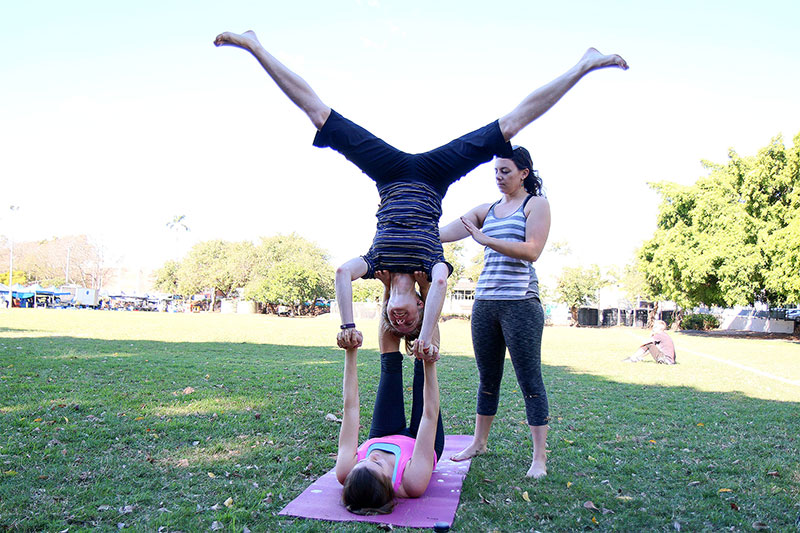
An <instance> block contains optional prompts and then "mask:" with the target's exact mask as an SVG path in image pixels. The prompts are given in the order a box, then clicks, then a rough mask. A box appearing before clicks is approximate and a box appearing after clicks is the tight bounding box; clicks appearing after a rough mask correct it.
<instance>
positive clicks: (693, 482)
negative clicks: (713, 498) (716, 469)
mask: <svg viewBox="0 0 800 533" xmlns="http://www.w3.org/2000/svg"><path fill="white" fill-rule="evenodd" d="M699 484H700V482H699V481H690V482H689V483H687V484H686V486H687V487H696V486H697V485H699Z"/></svg>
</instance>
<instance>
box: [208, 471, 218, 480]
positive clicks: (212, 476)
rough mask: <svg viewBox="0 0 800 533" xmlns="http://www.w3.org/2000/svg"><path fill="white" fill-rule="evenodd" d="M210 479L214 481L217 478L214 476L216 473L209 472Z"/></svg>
mask: <svg viewBox="0 0 800 533" xmlns="http://www.w3.org/2000/svg"><path fill="white" fill-rule="evenodd" d="M208 477H210V478H211V479H214V478H215V477H217V476H215V475H214V472H209V473H208Z"/></svg>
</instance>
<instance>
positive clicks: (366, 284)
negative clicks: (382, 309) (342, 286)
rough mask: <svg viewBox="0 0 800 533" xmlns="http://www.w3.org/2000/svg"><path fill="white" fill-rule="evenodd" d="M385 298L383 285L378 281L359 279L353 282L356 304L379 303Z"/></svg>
mask: <svg viewBox="0 0 800 533" xmlns="http://www.w3.org/2000/svg"><path fill="white" fill-rule="evenodd" d="M382 297H383V283H381V282H380V281H378V280H377V279H357V280H355V281H354V282H353V301H354V302H379V301H380V300H381V298H382Z"/></svg>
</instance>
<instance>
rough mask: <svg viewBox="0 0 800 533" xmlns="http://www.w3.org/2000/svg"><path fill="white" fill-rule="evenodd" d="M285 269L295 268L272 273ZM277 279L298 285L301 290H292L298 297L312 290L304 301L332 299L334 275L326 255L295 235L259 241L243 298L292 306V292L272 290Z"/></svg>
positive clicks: (278, 236) (313, 244)
mask: <svg viewBox="0 0 800 533" xmlns="http://www.w3.org/2000/svg"><path fill="white" fill-rule="evenodd" d="M286 266H294V267H298V268H294V269H293V270H286V269H283V270H278V271H276V272H273V270H275V269H276V268H278V267H286ZM299 267H302V269H301V268H299ZM280 279H282V280H285V281H287V282H291V283H297V284H300V285H301V286H300V287H295V289H296V290H297V294H300V293H302V294H306V293H305V292H304V291H306V290H307V289H308V288H309V287H311V288H313V291H315V293H314V294H313V295H310V296H309V297H308V298H306V299H304V300H303V301H310V300H315V299H316V298H325V299H328V298H333V296H334V283H333V279H334V271H333V267H331V265H330V263H329V262H328V254H327V252H325V250H323V249H322V248H320V247H319V246H318V245H316V244H315V243H313V242H311V241H308V240H306V239H304V238H302V237H300V236H299V235H297V234H296V233H292V234H289V235H275V236H273V237H263V238H262V239H261V243H260V244H259V245H258V246H256V247H255V248H254V250H253V268H252V272H251V276H250V281H249V283H248V284H247V286H246V287H245V296H246V297H247V298H250V299H253V300H255V301H258V302H262V303H281V302H283V301H285V302H293V301H294V296H293V295H294V294H295V292H293V289H292V290H290V289H287V290H286V291H281V290H279V289H278V288H276V287H274V286H273V284H274V283H276V280H280ZM313 291H312V292H313ZM278 296H280V301H278ZM283 305H296V304H294V303H291V304H283Z"/></svg>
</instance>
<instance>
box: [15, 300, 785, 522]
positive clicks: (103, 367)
mask: <svg viewBox="0 0 800 533" xmlns="http://www.w3.org/2000/svg"><path fill="white" fill-rule="evenodd" d="M359 326H360V328H361V329H362V331H364V332H365V334H366V337H367V338H366V341H365V349H364V350H363V351H362V352H361V354H360V357H359V361H360V362H359V378H360V389H361V397H362V423H363V424H368V420H369V414H370V410H371V406H372V399H373V398H374V393H375V387H376V386H377V377H378V373H379V364H378V356H377V344H376V337H377V335H376V334H375V332H376V331H377V324H376V323H374V322H367V321H362V322H361V323H359ZM336 331H337V323H336V322H334V321H333V320H331V319H330V318H329V317H320V318H313V319H312V318H308V319H307V318H296V319H290V318H276V317H267V316H263V315H218V314H217V315H214V314H199V315H184V314H163V313H162V314H157V313H125V312H97V311H66V310H65V311H58V310H33V309H14V310H11V311H2V312H0V428H1V431H0V528H5V529H7V530H12V531H17V530H19V531H64V530H69V531H70V532H75V531H85V530H106V531H114V530H118V529H119V528H124V529H128V530H131V531H184V532H189V531H210V530H211V529H212V524H214V522H218V523H219V524H218V525H221V526H222V529H221V531H243V530H244V529H245V528H248V529H249V530H251V531H254V532H255V531H329V530H331V529H335V530H337V531H375V530H376V526H374V525H365V524H355V523H352V524H336V525H335V526H332V525H331V524H330V523H324V522H316V521H311V520H300V519H288V518H283V517H278V516H277V513H278V512H279V511H280V510H281V509H282V508H283V507H284V506H285V505H286V504H287V503H288V502H289V501H290V500H291V499H292V498H294V497H295V496H297V495H298V494H299V493H300V492H302V490H303V489H304V488H305V487H306V486H307V485H308V484H309V483H310V482H311V481H312V480H314V479H316V478H317V477H319V476H321V475H322V474H324V473H325V472H326V471H327V470H329V469H330V468H332V467H333V465H334V461H335V459H334V457H335V451H336V442H337V436H338V429H339V427H338V424H337V423H336V422H335V421H328V420H326V418H325V415H326V414H328V413H333V414H334V415H337V416H341V370H342V361H343V359H342V352H341V351H340V350H338V349H336V348H335V345H334V343H333V339H334V337H335V334H336ZM646 335H647V332H646V331H644V330H634V329H630V328H612V329H572V328H546V329H545V336H544V353H543V362H544V365H545V366H544V374H545V384H546V385H547V389H548V395H549V400H550V413H551V416H552V422H551V431H550V435H549V438H548V448H549V459H548V470H549V475H548V476H547V477H546V478H544V479H542V480H538V481H533V480H529V479H526V478H525V477H524V474H525V472H526V471H527V468H528V466H529V465H530V454H531V445H530V433H529V431H528V428H527V426H526V425H525V421H524V419H525V415H524V406H523V402H522V398H521V395H520V393H519V391H518V389H517V385H516V380H515V378H514V374H513V369H512V367H511V364H510V362H509V361H507V366H506V379H505V380H504V383H503V390H502V393H501V394H502V397H501V401H500V411H499V412H498V417H497V420H496V422H495V425H494V428H493V430H492V435H491V438H490V443H489V448H490V453H489V454H487V455H485V456H482V457H479V458H477V459H476V460H474V461H473V463H472V468H471V470H470V472H469V474H468V476H467V479H466V480H465V483H464V487H463V493H462V496H461V503H460V505H459V509H458V513H457V515H456V520H455V523H454V524H453V528H452V530H453V531H469V532H473V531H495V530H496V531H504V532H505V531H533V530H538V531H543V532H544V531H592V530H597V531H676V530H679V531H754V530H759V529H760V528H762V527H763V528H769V529H763V530H765V531H767V530H768V531H772V532H778V531H797V526H796V525H795V521H796V520H798V516H800V343H798V342H796V341H791V340H786V339H783V340H780V339H742V338H724V337H709V336H705V335H690V334H676V335H675V336H674V339H675V344H676V347H677V356H678V357H677V359H678V363H679V364H678V365H676V366H674V367H666V366H662V365H656V364H655V363H639V364H635V365H633V364H628V363H622V362H621V360H622V359H623V358H624V357H625V356H627V355H629V354H630V353H631V352H632V351H633V350H634V349H635V348H636V346H637V345H638V340H639V339H640V338H642V337H644V336H646ZM442 338H443V347H442V350H443V358H442V361H441V362H440V367H439V377H440V384H441V395H442V409H443V416H444V421H445V430H446V431H447V432H448V433H452V434H459V433H471V432H472V427H473V423H474V409H475V390H476V386H477V372H476V369H475V364H474V361H473V359H472V355H471V345H470V336H469V324H468V323H467V322H465V321H461V320H450V321H447V322H445V323H443V324H442ZM409 363H410V362H409ZM406 368H407V369H408V370H409V371H408V372H407V376H408V379H409V383H410V377H411V372H410V368H411V366H410V364H409V365H408V366H407V367H406ZM409 403H410V401H409ZM366 429H367V428H364V429H363V430H362V432H363V433H364V435H365V434H366ZM525 492H527V493H528V496H529V499H530V501H527V500H526V499H525V498H524V497H523V494H524V493H525ZM226 501H227V505H226V503H225V502H226ZM589 502H591V504H590V503H589Z"/></svg>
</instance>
